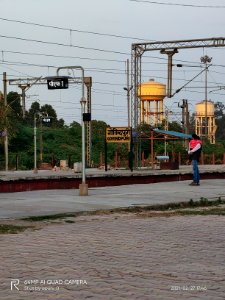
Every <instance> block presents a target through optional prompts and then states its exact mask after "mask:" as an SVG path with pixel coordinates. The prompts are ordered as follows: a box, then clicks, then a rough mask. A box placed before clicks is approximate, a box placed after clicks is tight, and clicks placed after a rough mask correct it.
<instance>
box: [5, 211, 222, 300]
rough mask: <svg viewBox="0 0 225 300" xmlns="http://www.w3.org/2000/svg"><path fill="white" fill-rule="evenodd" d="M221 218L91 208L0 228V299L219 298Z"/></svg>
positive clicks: (220, 294)
mask: <svg viewBox="0 0 225 300" xmlns="http://www.w3.org/2000/svg"><path fill="white" fill-rule="evenodd" d="M224 222H225V218H224V217H218V216H205V217H203V216H194V217H180V216H177V217H174V216H173V217H153V218H148V217H143V216H142V217H141V216H136V215H130V214H129V215H117V216H116V215H110V216H99V217H96V216H95V217H93V216H92V217H82V218H79V219H78V220H77V221H76V222H75V223H73V224H54V225H49V226H46V227H44V228H43V229H42V230H38V231H34V232H32V231H26V232H24V233H20V234H17V235H4V236H1V245H0V251H1V270H3V271H2V272H1V273H0V282H1V289H0V299H3V300H24V299H33V300H35V299H38V300H39V299H41V300H45V299H46V300H47V299H54V300H55V299H60V300H70V299H71V300H74V299H78V300H83V299H94V300H111V299H112V300H114V299H115V300H118V299H129V300H135V299H137V300H140V299H143V300H145V299H146V300H155V299H162V300H167V299H171V300H172V299H177V300H183V299H185V300H186V299H202V300H207V299H209V300H223V299H224V295H225V285H224V280H225V264H224V248H225V239H224V236H225V227H224ZM12 279H13V281H12ZM11 287H12V290H11ZM17 288H18V289H19V290H17Z"/></svg>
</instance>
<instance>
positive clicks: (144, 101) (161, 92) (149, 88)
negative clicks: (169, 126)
mask: <svg viewBox="0 0 225 300" xmlns="http://www.w3.org/2000/svg"><path fill="white" fill-rule="evenodd" d="M165 96H166V85H165V84H162V83H159V82H156V81H154V79H150V80H149V81H148V82H143V83H142V84H140V86H139V87H138V97H139V99H140V122H141V124H143V123H146V124H149V125H152V126H157V125H158V124H162V120H163V99H164V98H165Z"/></svg>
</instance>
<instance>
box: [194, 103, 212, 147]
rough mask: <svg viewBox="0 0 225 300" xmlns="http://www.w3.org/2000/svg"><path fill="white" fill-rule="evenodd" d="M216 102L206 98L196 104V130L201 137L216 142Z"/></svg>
mask: <svg viewBox="0 0 225 300" xmlns="http://www.w3.org/2000/svg"><path fill="white" fill-rule="evenodd" d="M216 128H217V127H216V124H215V113H214V103H213V102H212V101H210V100H207V101H206V100H204V101H201V102H199V103H197V104H196V105H195V131H196V134H197V135H199V136H200V137H205V138H207V139H208V140H209V141H210V143H211V144H215V134H216Z"/></svg>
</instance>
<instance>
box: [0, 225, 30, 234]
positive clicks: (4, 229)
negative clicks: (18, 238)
mask: <svg viewBox="0 0 225 300" xmlns="http://www.w3.org/2000/svg"><path fill="white" fill-rule="evenodd" d="M27 228H30V226H18V225H10V224H0V234H16V233H19V232H23V231H24V230H26V229H27Z"/></svg>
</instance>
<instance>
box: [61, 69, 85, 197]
mask: <svg viewBox="0 0 225 300" xmlns="http://www.w3.org/2000/svg"><path fill="white" fill-rule="evenodd" d="M61 69H78V70H81V74H82V97H81V101H80V104H81V127H82V183H81V184H80V185H79V191H80V193H79V194H80V196H87V195H88V185H87V184H86V174H85V126H84V119H83V115H84V113H85V104H86V100H85V97H84V68H83V67H81V66H67V67H59V68H58V69H57V71H56V74H57V76H58V75H59V70H61Z"/></svg>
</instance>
